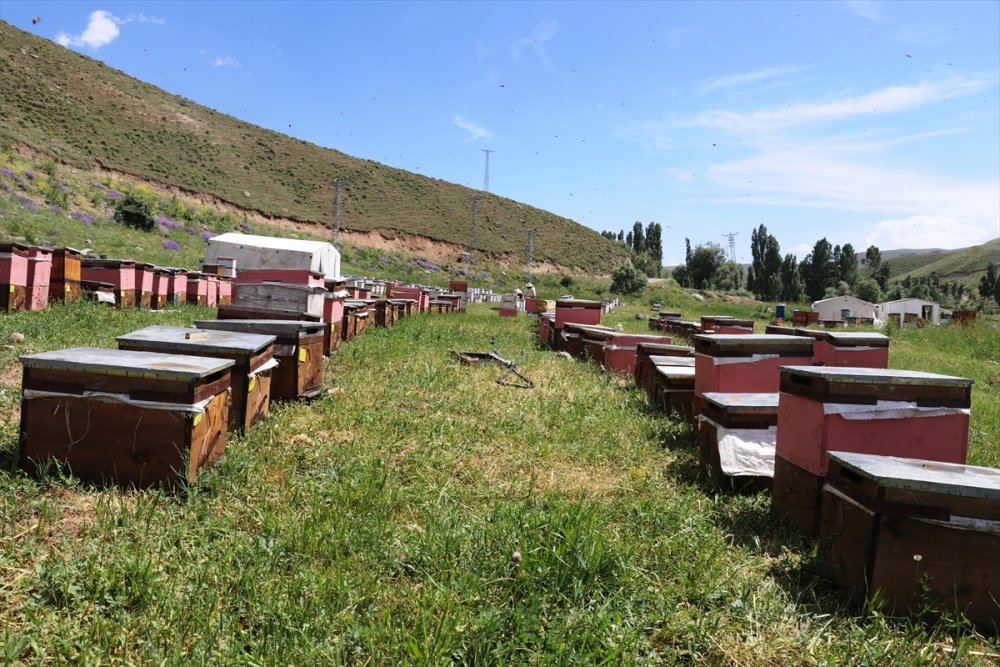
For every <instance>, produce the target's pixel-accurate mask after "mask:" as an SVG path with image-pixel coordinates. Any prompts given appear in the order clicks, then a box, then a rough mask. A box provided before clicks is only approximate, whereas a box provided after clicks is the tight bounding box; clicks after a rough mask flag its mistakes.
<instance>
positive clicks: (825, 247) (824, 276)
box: [799, 238, 837, 301]
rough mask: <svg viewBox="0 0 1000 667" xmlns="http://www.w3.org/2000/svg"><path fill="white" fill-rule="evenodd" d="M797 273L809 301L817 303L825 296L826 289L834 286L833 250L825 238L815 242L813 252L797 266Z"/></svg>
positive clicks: (835, 270) (835, 272) (835, 271)
mask: <svg viewBox="0 0 1000 667" xmlns="http://www.w3.org/2000/svg"><path fill="white" fill-rule="evenodd" d="M799 273H801V275H802V282H803V283H804V286H805V292H806V295H807V296H808V297H809V299H810V300H811V301H819V300H820V299H822V298H823V295H825V294H826V288H827V287H831V286H832V285H833V284H834V278H835V277H836V275H837V269H836V266H834V263H833V248H832V247H831V246H830V242H829V241H827V240H826V239H825V238H822V239H820V240H819V241H816V245H814V246H813V251H812V252H811V253H809V254H808V255H806V258H805V259H804V260H802V262H801V263H800V264H799Z"/></svg>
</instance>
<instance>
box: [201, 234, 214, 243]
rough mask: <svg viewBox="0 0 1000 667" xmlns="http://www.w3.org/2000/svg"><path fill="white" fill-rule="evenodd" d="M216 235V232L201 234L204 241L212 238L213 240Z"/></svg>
mask: <svg viewBox="0 0 1000 667" xmlns="http://www.w3.org/2000/svg"><path fill="white" fill-rule="evenodd" d="M215 235H216V234H215V232H202V233H201V238H203V239H205V240H206V241H207V240H209V239H210V238H212V237H213V236H215Z"/></svg>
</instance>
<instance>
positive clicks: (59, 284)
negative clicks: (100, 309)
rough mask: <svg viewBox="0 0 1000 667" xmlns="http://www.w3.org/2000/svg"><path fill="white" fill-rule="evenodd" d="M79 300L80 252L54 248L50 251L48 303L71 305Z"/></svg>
mask: <svg viewBox="0 0 1000 667" xmlns="http://www.w3.org/2000/svg"><path fill="white" fill-rule="evenodd" d="M79 300H80V251H79V250H74V249H73V248H56V249H55V250H53V251H52V272H51V274H49V301H53V302H54V301H65V302H67V303H71V302H73V301H79Z"/></svg>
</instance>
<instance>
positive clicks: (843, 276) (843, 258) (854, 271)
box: [837, 243, 858, 289]
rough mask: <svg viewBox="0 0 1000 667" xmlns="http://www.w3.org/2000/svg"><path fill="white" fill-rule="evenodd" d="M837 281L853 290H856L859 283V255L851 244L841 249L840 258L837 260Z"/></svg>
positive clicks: (846, 244)
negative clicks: (855, 287) (842, 282)
mask: <svg viewBox="0 0 1000 667" xmlns="http://www.w3.org/2000/svg"><path fill="white" fill-rule="evenodd" d="M837 279H838V280H842V281H844V282H845V283H847V284H848V286H849V287H850V288H851V289H854V286H855V285H856V284H857V282H858V255H857V253H855V252H854V246H852V245H851V244H850V243H845V244H844V247H843V248H841V249H840V256H839V257H838V258H837Z"/></svg>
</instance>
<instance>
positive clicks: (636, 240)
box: [632, 220, 646, 255]
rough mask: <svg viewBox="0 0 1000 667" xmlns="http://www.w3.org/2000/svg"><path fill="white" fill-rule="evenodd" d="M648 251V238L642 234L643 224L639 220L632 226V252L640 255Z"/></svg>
mask: <svg viewBox="0 0 1000 667" xmlns="http://www.w3.org/2000/svg"><path fill="white" fill-rule="evenodd" d="M645 250H646V236H645V235H644V234H643V233H642V223H641V222H639V221H638V220H636V221H635V223H633V225H632V252H634V253H635V254H637V255H638V254H639V253H641V252H643V251H645Z"/></svg>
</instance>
